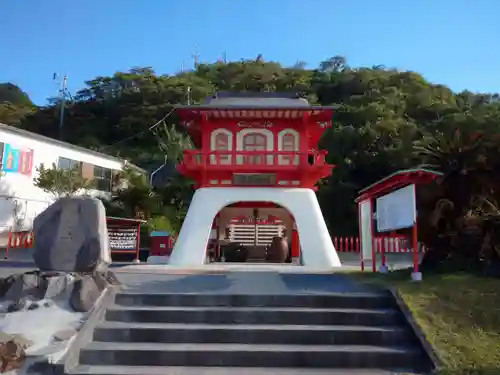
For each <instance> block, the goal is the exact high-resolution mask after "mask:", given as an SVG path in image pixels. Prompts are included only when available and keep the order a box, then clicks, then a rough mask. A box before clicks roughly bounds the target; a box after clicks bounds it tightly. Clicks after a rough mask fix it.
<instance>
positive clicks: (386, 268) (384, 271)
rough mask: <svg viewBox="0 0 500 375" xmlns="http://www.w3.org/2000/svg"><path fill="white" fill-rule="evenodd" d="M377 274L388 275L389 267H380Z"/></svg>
mask: <svg viewBox="0 0 500 375" xmlns="http://www.w3.org/2000/svg"><path fill="white" fill-rule="evenodd" d="M378 272H380V273H389V267H387V266H386V265H381V266H380V268H379V269H378Z"/></svg>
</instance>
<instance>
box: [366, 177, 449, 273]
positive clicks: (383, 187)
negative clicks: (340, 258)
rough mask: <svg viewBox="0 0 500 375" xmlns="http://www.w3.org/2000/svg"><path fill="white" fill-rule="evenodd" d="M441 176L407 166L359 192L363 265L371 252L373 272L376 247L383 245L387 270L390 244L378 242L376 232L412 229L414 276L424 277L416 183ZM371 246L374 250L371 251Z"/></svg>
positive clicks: (382, 268)
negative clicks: (420, 254) (386, 251)
mask: <svg viewBox="0 0 500 375" xmlns="http://www.w3.org/2000/svg"><path fill="white" fill-rule="evenodd" d="M440 176H442V173H440V172H436V171H432V170H428V169H406V170H401V171H398V172H395V173H393V174H391V175H389V176H387V177H385V178H383V179H382V180H380V181H377V182H375V183H373V184H372V185H370V186H368V187H366V188H364V189H362V190H361V191H360V195H359V196H358V198H356V203H357V204H358V213H359V230H360V237H361V253H362V254H363V255H362V256H363V258H362V259H361V264H362V267H363V265H364V260H365V259H367V258H366V257H367V256H370V255H371V256H372V266H373V271H374V272H376V266H377V262H376V259H375V258H376V251H375V249H376V247H377V246H381V252H382V266H381V268H380V271H381V272H387V271H388V269H387V266H386V264H385V258H386V255H385V250H386V249H385V246H386V245H387V246H388V243H387V242H386V239H382V240H381V241H377V239H376V236H375V233H376V232H393V231H397V230H401V229H410V228H411V232H412V234H411V237H412V247H413V259H412V263H413V272H412V274H411V278H412V280H414V281H421V280H422V273H421V272H420V270H419V261H420V260H419V255H418V252H419V246H418V226H417V209H416V200H417V198H416V186H417V185H421V184H429V183H431V182H433V181H435V180H436V179H437V178H438V177H440ZM374 205H376V214H375V215H373V206H374ZM368 213H370V215H368ZM374 219H375V220H376V221H377V223H376V231H375V228H374V225H373V220H374ZM379 242H380V243H379ZM392 246H394V244H393V245H392ZM368 249H370V250H371V254H370V252H368Z"/></svg>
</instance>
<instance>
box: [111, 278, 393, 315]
mask: <svg viewBox="0 0 500 375" xmlns="http://www.w3.org/2000/svg"><path fill="white" fill-rule="evenodd" d="M265 276H266V273H264V274H263V275H262V276H261V275H258V278H259V279H261V278H265ZM254 278H255V275H250V277H249V280H248V282H253V283H255V282H256V281H255V280H253V279H254ZM257 282H258V280H257ZM269 282H271V281H269ZM264 290H265V289H264ZM115 304H116V305H119V306H143V307H149V306H158V307H159V306H182V307H190V306H191V307H221V306H231V307H267V308H271V307H305V308H329V307H332V308H343V309H349V308H353V309H370V308H371V309H376V308H394V307H396V304H395V301H394V298H393V297H392V295H391V294H390V293H389V292H387V293H386V292H373V293H337V294H333V293H332V294H326V295H325V294H279V295H274V294H213V293H204V294H197V293H172V294H161V293H149V294H144V293H120V294H118V295H117V296H116V301H115Z"/></svg>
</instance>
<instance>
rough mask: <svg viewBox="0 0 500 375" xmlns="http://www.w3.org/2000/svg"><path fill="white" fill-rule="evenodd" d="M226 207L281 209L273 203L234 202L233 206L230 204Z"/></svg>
mask: <svg viewBox="0 0 500 375" xmlns="http://www.w3.org/2000/svg"><path fill="white" fill-rule="evenodd" d="M226 207H231V208H235V207H238V208H282V207H281V206H280V205H278V204H276V203H273V202H236V203H233V204H230V205H229V206H226Z"/></svg>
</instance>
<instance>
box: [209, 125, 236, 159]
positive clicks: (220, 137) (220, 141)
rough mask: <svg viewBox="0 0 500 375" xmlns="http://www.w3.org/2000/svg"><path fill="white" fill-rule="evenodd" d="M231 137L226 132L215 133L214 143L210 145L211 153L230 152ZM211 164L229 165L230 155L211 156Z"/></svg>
mask: <svg viewBox="0 0 500 375" xmlns="http://www.w3.org/2000/svg"><path fill="white" fill-rule="evenodd" d="M231 141H232V139H231V137H230V135H229V134H228V133H227V132H225V131H224V132H221V131H219V132H217V133H216V134H215V137H214V143H213V144H212V151H231ZM210 159H211V164H230V163H231V155H228V154H222V155H212V156H211V158H210Z"/></svg>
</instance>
